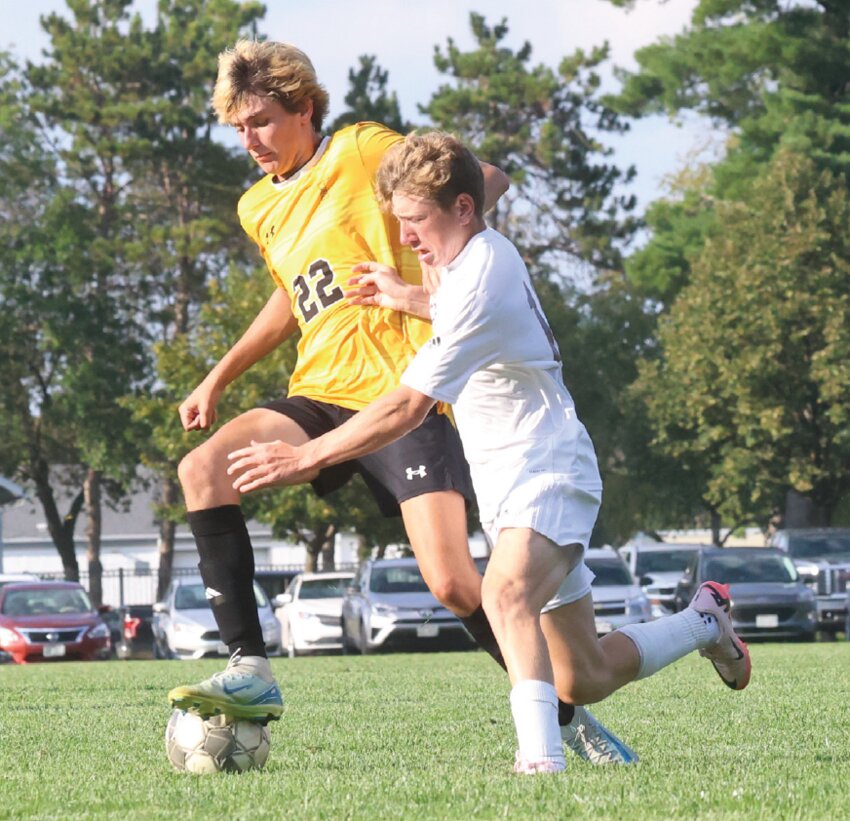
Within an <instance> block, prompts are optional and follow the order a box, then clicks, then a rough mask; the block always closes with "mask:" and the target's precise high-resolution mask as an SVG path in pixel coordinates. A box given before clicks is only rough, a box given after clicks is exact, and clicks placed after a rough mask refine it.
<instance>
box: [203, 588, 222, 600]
mask: <svg viewBox="0 0 850 821" xmlns="http://www.w3.org/2000/svg"><path fill="white" fill-rule="evenodd" d="M204 595H205V596H206V597H207V598H208V599H217V598H218V597H219V596H221V593H219V592H218V590H216V589H215V588H212V587H208V588H206V590H204Z"/></svg>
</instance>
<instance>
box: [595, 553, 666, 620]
mask: <svg viewBox="0 0 850 821" xmlns="http://www.w3.org/2000/svg"><path fill="white" fill-rule="evenodd" d="M584 561H585V563H586V564H587V566H588V567H589V568H590V569H591V570H592V571H593V573H594V574H595V575H596V578H595V579H594V580H593V584H592V593H593V614H594V616H595V618H596V632H597V634H599V635H600V636H604V635H605V634H606V633H610V632H611V631H612V630H616V629H617V628H619V627H624V626H625V625H627V624H639V623H640V622H644V621H650V620H651V619H652V611H651V608H650V605H649V599H648V598H647V597H646V594H645V593H644V592H643V590H641V589H640V585H638V583H637V580H636V579H635V577H634V576H633V575H632V573H631V571H630V570H629V568H628V567H627V566H626V563H625V562H624V561H623V559H622V558H621V557H620V556H619V554H618V553H617V552H616V551H614V550H612V549H611V548H590V549H589V550H587V551H586V552H585V556H584Z"/></svg>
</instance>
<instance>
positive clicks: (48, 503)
mask: <svg viewBox="0 0 850 821" xmlns="http://www.w3.org/2000/svg"><path fill="white" fill-rule="evenodd" d="M33 468H34V469H33V477H32V478H33V481H34V483H35V493H36V496H38V500H39V501H40V502H41V507H42V510H44V518H45V519H47V532H48V533H50V538H51V539H53V544H54V545H55V547H56V550H57V551H58V553H59V557H60V559H61V560H62V571H63V573H64V575H65V579H66V580H67V581H69V582H77V581H79V580H80V568H79V565H78V564H77V554H76V551H75V549H74V528H75V526H76V523H77V516H78V515H79V513H80V508H81V507H82V504H83V493H82V491H80V492H79V493H78V494H77V496H76V497H75V499H74V501H73V502H72V503H71V507H70V508H69V510H68V513H67V515H66V516H65V517H64V518H63V517H62V516H60V515H59V508H58V507H57V506H56V498H55V497H54V495H53V488H52V487H51V485H50V469H49V467H48V466H47V464H46V463H45V462H43V461H41V460H39V461H38V462H37V463H36V464H35V465H33Z"/></svg>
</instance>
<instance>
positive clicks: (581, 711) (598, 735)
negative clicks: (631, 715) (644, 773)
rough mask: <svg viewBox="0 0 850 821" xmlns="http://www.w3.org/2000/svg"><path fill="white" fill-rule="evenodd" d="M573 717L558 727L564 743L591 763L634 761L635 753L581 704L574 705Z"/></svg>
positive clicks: (626, 762)
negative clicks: (567, 722)
mask: <svg viewBox="0 0 850 821" xmlns="http://www.w3.org/2000/svg"><path fill="white" fill-rule="evenodd" d="M575 709H576V712H575V715H574V716H573V720H572V721H571V722H570V723H569V724H566V725H565V726H563V727H561V738H562V739H563V740H564V746H565V747H567V748H569V749H570V750H572V751H573V752H574V753H575V754H576V755H577V756H578V757H579V758H582V759H584V760H585V761H589V762H590V763H591V764H636V763H637V760H638V757H637V753H636V752H635V751H634V750H633V749H631V747H629V746H627V745H626V744H624V743H623V742H622V741H620V739H619V738H617V736H615V735H614V733H612V732H611V731H610V730H607V729H606V728H605V726H604V725H603V724H602V723H601V722H600V721H599V720H598V719H597V718H596V717H595V716H594V715H593V713H591V712H590V710H586V709H585V708H584V707H576V708H575Z"/></svg>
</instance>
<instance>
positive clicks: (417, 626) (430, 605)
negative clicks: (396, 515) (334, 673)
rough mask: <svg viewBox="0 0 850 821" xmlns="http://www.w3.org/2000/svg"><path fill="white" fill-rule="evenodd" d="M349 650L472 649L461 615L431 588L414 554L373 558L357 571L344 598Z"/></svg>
mask: <svg viewBox="0 0 850 821" xmlns="http://www.w3.org/2000/svg"><path fill="white" fill-rule="evenodd" d="M342 645H343V650H344V651H347V652H351V651H353V652H359V653H373V652H376V651H377V650H389V649H393V648H395V649H399V648H403V649H410V650H414V649H419V650H421V649H441V650H444V649H450V648H462V649H469V648H472V647H474V646H475V643H474V642H473V640H472V638H471V637H470V635H469V633H467V632H466V628H465V627H464V626H463V624H462V622H461V621H460V619H458V617H457V616H455V615H454V613H452V612H451V611H450V610H447V609H446V608H445V607H443V606H442V605H441V604H440V603H439V602H438V601H437V600H436V599H435V598H434V596H433V595H432V594H431V592H430V591H429V590H428V586H427V585H426V584H425V580H424V579H423V578H422V574H421V573H420V572H419V565H418V564H417V563H416V559H373V560H371V561H368V562H366V563H365V564H364V565H363V566H362V567H361V568H360V571H359V572H358V574H357V576H356V578H355V580H354V583H353V584H352V585H351V586H350V587H349V588H348V590H347V591H346V594H345V598H344V599H343V602H342Z"/></svg>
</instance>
